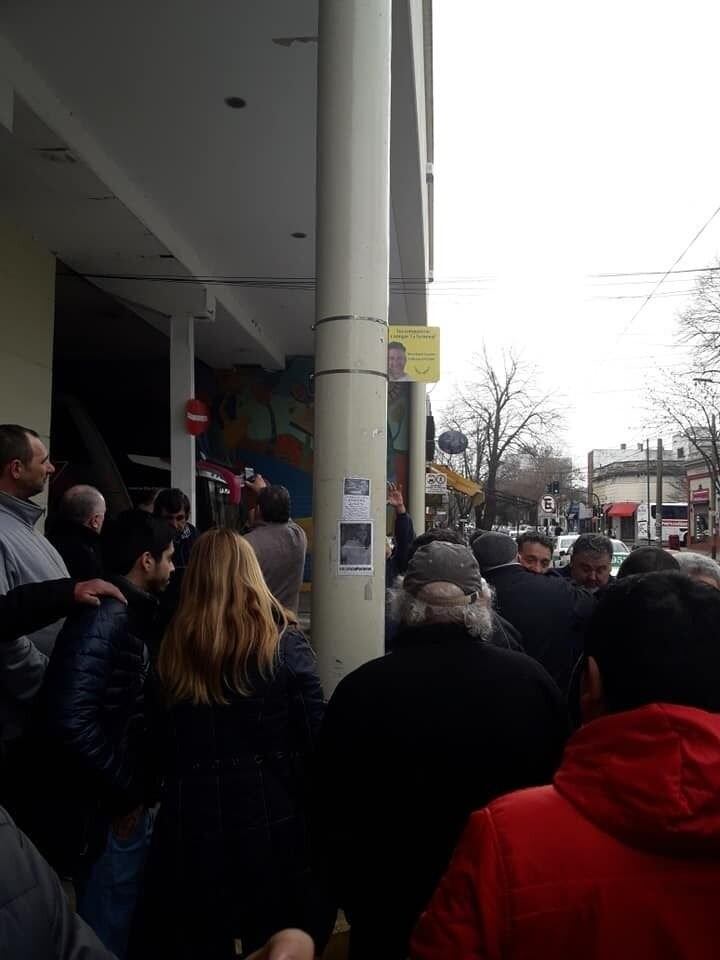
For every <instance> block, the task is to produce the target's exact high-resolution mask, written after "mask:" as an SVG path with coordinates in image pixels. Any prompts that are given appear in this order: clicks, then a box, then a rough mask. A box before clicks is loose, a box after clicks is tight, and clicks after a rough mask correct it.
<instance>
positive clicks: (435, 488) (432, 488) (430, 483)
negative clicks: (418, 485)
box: [425, 473, 447, 494]
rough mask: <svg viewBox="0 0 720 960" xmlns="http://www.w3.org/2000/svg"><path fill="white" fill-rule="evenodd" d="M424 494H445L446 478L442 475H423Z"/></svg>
mask: <svg viewBox="0 0 720 960" xmlns="http://www.w3.org/2000/svg"><path fill="white" fill-rule="evenodd" d="M425 493H430V494H432V493H447V477H446V476H445V474H444V473H426V474H425Z"/></svg>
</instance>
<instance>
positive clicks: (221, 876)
mask: <svg viewBox="0 0 720 960" xmlns="http://www.w3.org/2000/svg"><path fill="white" fill-rule="evenodd" d="M157 674H158V686H157V691H156V699H155V703H156V709H155V714H156V715H155V723H156V727H155V730H154V734H153V737H152V741H153V743H154V745H155V755H154V761H153V763H154V765H155V766H156V767H157V769H158V771H159V773H160V774H161V775H162V777H163V780H164V790H163V795H162V801H161V805H160V811H159V813H158V817H157V821H156V824H155V830H154V833H153V839H152V846H151V853H150V858H149V860H148V864H147V871H146V877H145V893H144V896H143V901H142V905H141V911H140V914H139V916H138V921H137V930H136V936H135V937H134V939H133V948H132V950H131V956H132V958H133V960H136V958H143V960H160V958H165V957H167V958H173V960H186V958H187V960H200V958H202V960H215V958H217V960H225V958H228V957H231V956H233V945H234V941H235V940H241V941H242V946H243V950H244V951H245V952H249V951H252V950H253V949H256V948H257V947H259V946H260V945H261V944H262V943H263V942H264V940H265V939H266V938H267V937H268V936H269V935H270V934H272V933H273V932H275V931H277V930H279V929H281V928H282V927H300V928H302V929H305V930H307V931H308V932H309V933H312V934H313V935H314V936H315V937H316V939H317V940H318V941H320V940H322V939H323V927H324V926H325V927H329V923H330V921H329V918H326V917H324V916H323V915H322V910H321V909H319V907H318V903H317V902H316V899H315V893H314V885H313V879H312V876H311V873H310V858H309V852H308V840H307V835H306V824H305V800H304V790H303V776H304V767H305V764H306V763H307V761H308V760H309V758H310V756H311V754H312V753H313V749H314V744H315V737H316V734H317V732H318V728H319V725H320V721H321V719H322V714H323V710H324V704H323V694H322V689H321V686H320V681H319V679H318V676H317V673H316V668H315V657H314V655H313V652H312V650H311V649H310V647H309V645H308V643H307V641H306V640H305V638H304V637H303V635H302V633H300V631H299V630H298V629H297V626H296V624H294V623H292V622H289V621H288V618H287V616H286V613H285V611H284V610H283V608H282V607H281V606H280V604H279V603H278V602H277V600H276V599H275V598H274V597H273V596H272V595H271V593H270V591H269V590H268V587H267V585H266V583H265V581H264V579H263V576H262V573H261V571H260V567H259V564H258V561H257V559H256V557H255V554H254V552H253V550H252V548H251V547H250V546H249V544H248V543H247V542H246V540H245V539H244V538H242V537H241V536H240V535H239V534H238V533H236V532H235V531H234V530H229V529H227V528H220V529H215V530H209V531H208V532H207V533H205V534H203V535H202V536H201V537H200V538H199V539H198V542H197V544H196V545H195V549H194V550H193V554H192V556H191V558H190V565H189V567H188V570H187V574H186V576H185V580H184V583H183V591H182V598H181V602H180V607H179V609H178V612H177V615H176V616H175V619H174V620H173V622H172V624H171V625H170V629H169V630H168V632H167V634H166V636H165V638H164V640H163V643H162V648H161V650H160V656H159V659H158V664H157ZM327 932H329V929H325V933H327Z"/></svg>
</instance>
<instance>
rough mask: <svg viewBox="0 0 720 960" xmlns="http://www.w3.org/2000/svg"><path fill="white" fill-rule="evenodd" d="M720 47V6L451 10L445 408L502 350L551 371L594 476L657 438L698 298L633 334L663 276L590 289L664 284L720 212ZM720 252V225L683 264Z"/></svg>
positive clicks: (438, 272) (440, 264) (441, 196)
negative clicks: (625, 449)
mask: <svg viewBox="0 0 720 960" xmlns="http://www.w3.org/2000/svg"><path fill="white" fill-rule="evenodd" d="M718 38H720V4H718V3H715V2H712V0H702V2H701V0H684V2H683V3H681V4H680V3H677V2H673V3H669V2H658V0H652V2H650V0H606V2H605V3H603V4H589V3H579V2H577V0H574V2H565V0H562V2H560V0H550V2H549V3H545V4H538V3H537V2H536V0H521V2H509V0H507V2H492V3H491V2H487V0H436V2H435V4H434V44H435V64H434V113H435V278H436V282H435V284H434V285H433V286H432V287H431V294H430V323H433V324H437V325H439V326H440V327H441V328H442V344H443V345H442V361H443V363H442V366H443V374H442V381H441V383H440V384H438V385H437V386H436V387H435V388H434V389H433V392H432V399H433V404H434V407H435V411H436V413H437V412H439V409H440V408H441V406H442V403H443V402H444V401H445V400H446V399H447V397H448V396H449V395H450V394H451V393H452V388H453V384H454V382H456V381H457V379H458V378H461V377H462V376H463V375H464V374H463V370H464V369H466V368H467V360H466V358H467V356H468V354H469V353H470V352H471V351H472V350H479V349H480V348H481V346H482V343H483V340H484V341H485V342H486V343H487V344H488V346H489V347H490V349H491V350H493V351H497V350H500V349H502V348H503V347H514V348H515V349H517V350H518V351H521V352H522V354H523V355H524V357H525V358H526V359H527V360H528V361H530V362H534V363H537V364H538V365H540V366H541V368H542V374H541V377H542V381H543V385H544V386H545V387H546V388H548V389H555V390H557V392H558V394H559V396H560V403H561V405H562V406H563V407H564V409H565V413H566V418H567V429H566V434H565V446H566V449H567V452H568V453H570V454H572V456H573V457H574V458H575V460H576V461H577V462H578V464H580V465H582V464H584V463H585V462H586V454H587V451H588V450H590V449H591V448H593V447H605V446H617V445H619V444H620V443H621V442H627V443H628V444H630V443H634V442H635V441H636V440H642V439H643V438H644V436H645V433H646V431H647V428H648V417H647V414H646V413H645V410H646V407H647V399H646V397H647V386H648V383H649V382H651V381H652V378H653V377H654V376H655V374H656V371H657V369H658V367H659V366H660V365H663V364H664V365H670V366H673V365H675V366H676V367H679V366H680V365H681V359H682V358H681V356H680V354H679V351H678V349H677V348H673V347H672V344H673V334H674V330H675V326H676V313H677V311H678V309H680V308H681V307H682V305H683V303H684V302H685V301H686V293H685V292H686V291H688V290H690V289H691V288H692V285H693V284H692V282H691V281H689V280H688V279H687V277H684V276H683V275H679V276H673V277H672V278H669V279H668V280H667V281H665V283H664V285H663V286H662V287H661V288H660V291H659V294H661V295H657V296H656V298H655V299H654V300H653V301H652V302H651V303H650V304H648V306H647V307H646V308H645V309H644V310H643V312H642V313H641V314H640V316H639V317H638V318H637V320H635V321H634V322H633V323H632V324H630V321H631V318H632V317H633V314H634V313H635V312H636V310H637V309H638V307H639V306H640V305H641V303H642V298H643V297H644V296H645V295H646V294H647V293H649V292H650V290H651V289H652V286H653V285H654V283H655V282H656V281H657V280H658V279H659V278H658V277H657V276H655V277H625V278H621V280H609V279H594V278H592V277H591V275H592V274H600V273H621V272H624V273H627V272H636V271H661V272H662V271H664V270H666V269H667V268H668V267H670V265H671V264H672V262H673V261H674V260H675V258H676V257H677V256H678V255H679V254H680V253H681V251H682V250H683V248H684V247H685V246H686V245H687V243H688V242H689V241H690V240H691V239H692V237H693V236H694V234H695V233H696V232H697V230H698V229H699V228H700V227H701V226H702V224H703V223H704V222H705V221H706V220H707V219H708V217H709V216H710V215H711V214H712V212H713V211H714V210H715V209H716V208H717V207H718V205H720V123H719V122H718V109H717V103H718V91H719V90H720V57H719V56H718ZM719 255H720V216H718V217H717V218H716V219H715V221H714V222H713V223H712V224H711V225H710V227H709V228H708V229H707V231H706V232H705V234H704V235H703V237H702V238H701V239H700V240H699V241H698V242H697V243H696V244H695V245H694V247H693V248H692V250H691V251H690V252H689V253H688V254H687V256H686V257H685V259H684V260H683V262H682V263H681V264H680V265H679V266H680V267H700V266H705V265H707V264H709V263H711V262H712V261H714V260H715V259H716V258H717V257H718V256H719ZM480 278H490V279H485V280H482V279H480ZM671 293H672V294H673V295H672V296H668V295H667V294H671ZM618 297H622V298H628V297H632V298H635V299H616V298H618ZM623 331H624V332H623Z"/></svg>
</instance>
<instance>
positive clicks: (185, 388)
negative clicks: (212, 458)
mask: <svg viewBox="0 0 720 960" xmlns="http://www.w3.org/2000/svg"><path fill="white" fill-rule="evenodd" d="M194 396H195V322H194V320H193V318H192V317H191V316H190V315H185V316H178V317H172V319H171V320H170V483H171V485H172V486H173V487H177V488H179V489H180V490H182V492H183V493H184V494H185V496H186V497H187V498H188V500H189V501H190V515H191V516H192V517H193V519H195V518H196V517H197V513H196V510H195V475H196V465H195V437H192V436H190V434H189V433H188V432H187V429H186V427H185V404H186V403H187V402H188V400H190V398H191V397H194Z"/></svg>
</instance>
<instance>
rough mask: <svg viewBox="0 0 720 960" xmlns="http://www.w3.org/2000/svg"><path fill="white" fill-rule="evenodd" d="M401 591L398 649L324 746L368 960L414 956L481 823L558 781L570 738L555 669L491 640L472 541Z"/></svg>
mask: <svg viewBox="0 0 720 960" xmlns="http://www.w3.org/2000/svg"><path fill="white" fill-rule="evenodd" d="M525 575H526V576H527V577H530V576H531V575H530V574H525ZM393 593H394V596H393V603H394V606H395V607H396V610H397V617H398V619H399V620H400V622H401V624H402V628H403V629H402V630H401V632H400V633H399V635H398V636H397V638H396V640H395V645H394V648H393V652H392V653H391V654H389V655H387V656H385V657H381V658H379V659H377V660H372V661H370V662H369V663H366V664H364V665H363V666H361V667H359V668H358V669H357V670H355V671H353V672H352V673H350V674H349V675H348V676H346V677H345V678H344V679H343V680H342V681H341V683H340V684H339V685H338V687H337V689H336V690H335V693H334V694H333V696H332V698H331V700H330V703H329V704H328V709H327V714H326V717H325V721H324V723H323V727H322V731H321V737H320V746H319V750H318V760H317V771H318V774H317V776H318V780H317V784H316V793H317V796H318V803H319V809H318V812H317V829H318V839H319V844H320V847H321V849H322V851H323V853H324V857H325V861H326V864H327V869H328V871H329V876H330V878H331V882H332V888H333V889H335V890H337V892H338V895H339V898H340V905H341V906H342V907H343V908H344V910H345V912H346V914H347V915H348V919H349V921H350V925H351V933H350V939H351V948H350V951H351V956H352V957H354V958H356V960H366V958H367V960H404V958H405V957H406V956H407V949H408V939H409V936H410V932H411V930H412V927H413V925H414V923H415V921H416V919H417V917H418V916H419V914H420V911H421V910H422V908H423V907H424V905H425V903H426V901H427V899H428V897H429V896H430V894H431V892H432V889H433V887H434V885H435V884H436V882H437V880H438V879H439V877H440V876H441V874H442V872H443V870H444V869H445V867H446V866H447V864H448V862H449V859H450V856H451V854H452V850H453V847H454V846H455V843H456V842H457V839H458V837H459V836H460V833H461V831H462V828H463V826H464V823H465V820H466V818H467V816H468V815H469V814H470V812H471V811H472V810H474V809H476V808H477V807H478V806H480V805H482V804H484V803H486V802H487V801H488V800H489V799H490V798H492V797H496V796H498V795H500V794H502V793H505V792H507V791H508V790H511V789H514V788H517V787H521V786H530V785H532V784H538V783H546V782H549V780H550V778H551V776H552V774H553V772H554V769H555V766H556V764H557V762H558V761H559V758H560V754H561V751H562V745H563V742H564V738H565V735H566V728H565V724H566V720H565V712H564V708H563V703H562V698H561V696H560V693H559V691H558V690H557V688H556V687H555V684H553V682H552V681H551V679H550V677H549V676H548V675H547V674H546V673H545V671H544V670H543V669H542V668H541V667H540V666H539V665H538V664H537V663H535V662H534V661H533V660H531V659H530V658H529V657H526V656H525V655H523V654H521V653H514V652H512V651H510V650H499V649H497V648H496V647H495V646H493V645H492V644H490V643H487V642H486V640H487V638H488V637H489V636H490V633H491V631H492V618H491V607H490V603H491V598H490V591H489V589H488V587H487V585H486V584H485V583H484V582H483V580H482V577H481V576H480V571H479V569H478V565H477V563H476V561H475V558H474V557H473V555H472V553H471V551H470V550H469V548H468V547H466V546H463V545H460V544H454V543H442V542H433V543H429V544H428V545H427V546H424V547H421V548H420V549H418V550H417V551H416V552H415V554H414V556H413V557H412V559H411V560H410V563H409V564H408V569H407V572H406V574H405V578H404V580H403V583H402V587H400V588H398V589H397V590H396V591H394V592H393Z"/></svg>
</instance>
